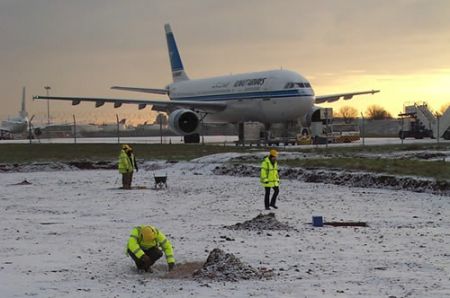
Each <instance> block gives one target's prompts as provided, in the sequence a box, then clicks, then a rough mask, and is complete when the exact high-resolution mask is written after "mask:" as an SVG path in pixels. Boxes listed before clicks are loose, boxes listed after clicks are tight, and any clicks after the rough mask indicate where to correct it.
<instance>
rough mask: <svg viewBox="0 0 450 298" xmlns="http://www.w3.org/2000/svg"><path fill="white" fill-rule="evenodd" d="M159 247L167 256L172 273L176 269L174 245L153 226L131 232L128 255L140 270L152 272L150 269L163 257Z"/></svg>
mask: <svg viewBox="0 0 450 298" xmlns="http://www.w3.org/2000/svg"><path fill="white" fill-rule="evenodd" d="M159 247H161V249H162V250H163V251H164V254H165V255H166V261H167V265H168V266H169V271H172V269H173V268H174V267H175V258H174V257H173V249H172V245H171V244H170V242H169V240H168V239H167V238H166V236H165V235H164V234H163V233H162V232H161V231H160V230H158V229H157V228H155V227H153V226H148V225H142V226H139V227H135V228H134V229H133V230H132V231H131V234H130V238H129V239H128V245H127V253H128V255H129V256H130V257H131V258H132V259H133V260H134V262H135V263H136V267H137V268H138V269H143V270H145V271H146V272H148V271H149V272H152V269H151V268H150V267H151V266H152V265H153V264H154V263H155V262H156V261H157V260H158V259H159V258H161V257H162V255H163V253H162V251H161V249H159Z"/></svg>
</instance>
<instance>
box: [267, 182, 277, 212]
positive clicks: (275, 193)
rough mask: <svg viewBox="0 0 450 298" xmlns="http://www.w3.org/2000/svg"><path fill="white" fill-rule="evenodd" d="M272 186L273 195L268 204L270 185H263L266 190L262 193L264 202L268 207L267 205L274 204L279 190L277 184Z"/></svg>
mask: <svg viewBox="0 0 450 298" xmlns="http://www.w3.org/2000/svg"><path fill="white" fill-rule="evenodd" d="M272 188H273V195H272V200H271V201H270V204H269V197H270V187H264V190H265V191H266V192H265V194H264V204H265V206H266V208H269V206H275V203H276V202H277V196H278V193H279V191H280V190H279V189H278V186H274V187H272Z"/></svg>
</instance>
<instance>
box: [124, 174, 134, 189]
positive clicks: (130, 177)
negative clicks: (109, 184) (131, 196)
mask: <svg viewBox="0 0 450 298" xmlns="http://www.w3.org/2000/svg"><path fill="white" fill-rule="evenodd" d="M132 180H133V172H131V173H124V174H122V188H123V189H131V181H132Z"/></svg>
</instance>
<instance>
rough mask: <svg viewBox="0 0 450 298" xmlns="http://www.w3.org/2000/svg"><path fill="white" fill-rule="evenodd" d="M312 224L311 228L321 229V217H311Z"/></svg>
mask: <svg viewBox="0 0 450 298" xmlns="http://www.w3.org/2000/svg"><path fill="white" fill-rule="evenodd" d="M312 224H313V227H323V217H322V216H313V217H312Z"/></svg>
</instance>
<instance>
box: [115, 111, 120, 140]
mask: <svg viewBox="0 0 450 298" xmlns="http://www.w3.org/2000/svg"><path fill="white" fill-rule="evenodd" d="M116 121H117V144H120V127H119V115H118V114H116Z"/></svg>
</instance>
